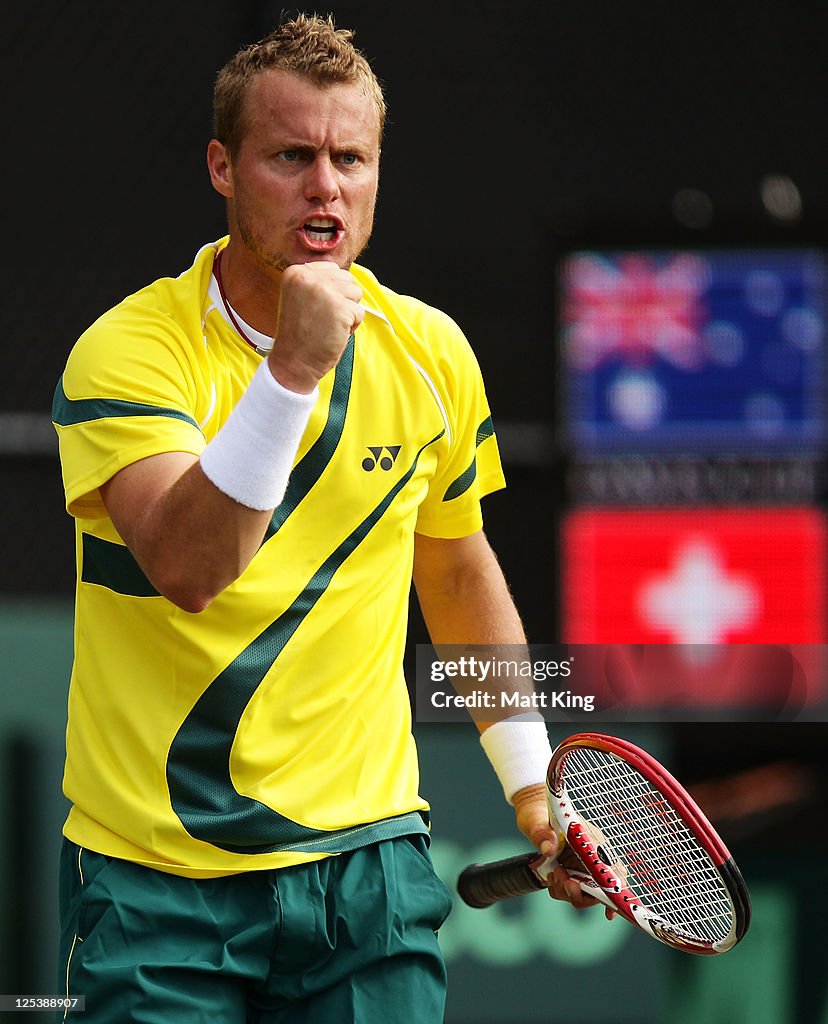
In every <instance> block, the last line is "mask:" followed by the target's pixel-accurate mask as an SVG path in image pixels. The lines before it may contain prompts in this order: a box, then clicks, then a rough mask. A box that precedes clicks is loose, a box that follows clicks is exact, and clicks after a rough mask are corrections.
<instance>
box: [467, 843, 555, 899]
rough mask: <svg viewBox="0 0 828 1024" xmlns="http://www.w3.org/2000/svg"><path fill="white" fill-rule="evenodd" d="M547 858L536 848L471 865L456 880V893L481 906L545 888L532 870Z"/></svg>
mask: <svg viewBox="0 0 828 1024" xmlns="http://www.w3.org/2000/svg"><path fill="white" fill-rule="evenodd" d="M544 859H545V858H544V857H543V856H542V855H540V854H539V853H537V851H536V852H534V853H522V854H520V855H519V856H517V857H507V858H506V860H496V861H492V862H491V863H490V864H469V866H468V867H467V868H464V869H463V871H462V872H461V873H460V877H459V878H458V879H457V892H458V893H459V895H460V898H461V899H462V900H463V902H464V903H466V904H468V906H470V907H475V908H477V909H482V908H484V907H490V906H491V905H492V904H493V903H498V902H499V901H500V900H508V899H511V898H512V897H513V896H523V895H525V894H526V893H530V892H537V891H538V890H539V889H545V888H546V886H545V885H544V883H543V882H542V881H541V880H540V878H539V877H538V876H537V875H536V874H535V872H534V871H533V870H532V866H533V865H535V864H541V863H543V861H544Z"/></svg>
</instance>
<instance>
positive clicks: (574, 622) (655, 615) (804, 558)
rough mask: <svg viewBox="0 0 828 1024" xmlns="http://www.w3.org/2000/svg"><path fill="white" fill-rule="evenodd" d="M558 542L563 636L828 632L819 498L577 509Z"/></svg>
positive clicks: (703, 639) (616, 638)
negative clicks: (808, 504)
mask: <svg viewBox="0 0 828 1024" xmlns="http://www.w3.org/2000/svg"><path fill="white" fill-rule="evenodd" d="M562 554H563V579H562V616H563V639H564V641H565V642H567V643H573V644H626V643H644V644H672V643H680V644H731V643H740V644H822V643H824V642H825V639H826V628H825V615H826V594H825V590H826V586H825V571H826V569H825V559H826V521H825V517H824V515H823V514H822V513H821V512H819V511H817V510H816V509H810V508H796V509H784V508H783V509H768V508H763V509H692V510H687V509H682V510H672V509H668V510H621V511H618V510H608V509H590V510H582V511H576V512H574V513H572V514H571V515H570V516H569V517H568V518H567V520H566V521H565V523H564V526H563V545H562Z"/></svg>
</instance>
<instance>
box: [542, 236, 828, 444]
mask: <svg viewBox="0 0 828 1024" xmlns="http://www.w3.org/2000/svg"><path fill="white" fill-rule="evenodd" d="M826 282H828V262H827V261H826V257H825V254H824V253H822V252H821V251H820V250H817V249H789V250H767V249H738V250H736V249H720V250H712V249H711V250H705V251H701V250H679V249H669V250H654V249H653V250H645V249H638V250H631V249H626V250H603V249H602V250H597V249H595V250H583V251H578V252H573V253H570V254H569V255H568V256H567V257H566V258H565V259H564V260H563V261H562V263H561V266H560V275H559V281H558V288H559V334H560V343H561V359H562V367H561V368H562V375H561V379H562V387H563V395H562V399H563V406H564V434H565V437H566V439H567V441H568V448H569V450H570V452H571V454H573V455H574V456H575V457H579V456H580V457H585V458H589V457H595V456H602V455H608V454H612V453H617V454H624V453H628V452H635V453H639V454H641V453H647V452H650V453H670V454H675V453H682V452H692V453H696V454H698V453H704V452H717V453H722V452H728V453H734V454H744V453H749V452H753V451H755V450H757V449H759V450H761V451H763V452H767V453H769V454H771V455H773V454H785V453H787V452H791V451H796V452H802V451H813V450H815V449H818V448H819V447H820V445H821V444H822V443H823V442H824V441H825V438H826V424H825V405H826V402H825V351H824V350H825V319H826Z"/></svg>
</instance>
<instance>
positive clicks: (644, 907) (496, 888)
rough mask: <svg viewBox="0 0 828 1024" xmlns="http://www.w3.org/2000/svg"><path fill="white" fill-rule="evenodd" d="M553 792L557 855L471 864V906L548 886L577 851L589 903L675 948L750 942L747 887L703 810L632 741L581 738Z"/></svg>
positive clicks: (576, 869)
mask: <svg viewBox="0 0 828 1024" xmlns="http://www.w3.org/2000/svg"><path fill="white" fill-rule="evenodd" d="M546 785H547V802H548V805H549V818H550V822H551V823H552V825H553V827H555V829H556V831H557V832H558V835H559V849H558V853H557V856H556V857H555V858H549V857H544V856H543V854H540V853H537V852H534V853H527V854H524V855H522V856H519V857H511V858H509V859H508V860H503V861H495V862H494V863H491V864H472V865H470V866H469V867H467V868H466V869H465V870H464V871H463V872H462V874H461V875H460V878H459V879H458V882H457V890H458V892H459V893H460V896H461V897H462V899H463V900H464V901H465V902H466V903H468V904H469V906H472V907H488V906H491V904H493V903H496V902H497V901H498V900H503V899H508V898H510V897H512V896H519V895H522V894H524V893H528V892H536V891H538V890H540V889H545V888H547V885H548V881H547V879H548V878H549V876H550V875H551V873H552V872H553V871H554V869H555V867H556V866H557V864H558V862H559V859H560V858H561V856H562V854H563V852H564V851H566V852H567V854H568V853H569V851H571V853H572V854H574V855H575V856H574V857H572V856H567V858H566V869H567V871H568V872H569V874H570V876H571V877H572V878H575V879H576V880H577V881H578V883H579V884H580V886H581V888H582V890H583V891H584V892H585V893H586V894H587V895H589V896H593V897H595V899H597V900H600V901H601V902H602V903H604V904H605V905H606V906H607V907H609V908H610V909H611V910H613V911H615V912H617V913H618V914H620V915H621V916H622V917H624V918H626V919H627V920H628V921H629V922H630V923H631V924H634V925H636V926H637V927H638V928H640V929H641V930H642V931H644V932H646V933H647V934H648V935H650V936H651V937H652V938H654V939H658V940H659V941H660V942H664V943H666V944H667V945H668V946H673V947H674V948H676V949H680V950H683V951H685V952H688V953H698V954H702V955H705V954H713V953H724V952H726V951H727V950H728V949H731V948H732V947H733V946H735V945H736V943H737V942H739V940H740V939H741V938H742V937H743V936H744V934H745V932H746V931H747V929H748V925H749V924H750V897H749V895H748V891H747V887H746V886H745V882H744V879H743V878H742V875H741V873H740V872H739V869H738V868H737V866H736V864H735V862H734V860H733V858H732V857H731V855H730V853H729V851H728V849H727V847H726V846H725V845H724V843H723V842H722V840H721V839H720V838H719V836H718V834H717V833H716V830H715V829H714V828H713V826H712V825H711V824H710V822H709V821H708V820H707V818H706V817H705V816H704V814H703V813H702V811H701V810H700V808H699V807H698V805H697V804H696V803H695V801H694V800H693V799H692V797H690V795H689V794H688V793H687V791H686V790H685V789H684V788H683V786H681V784H680V783H678V782H677V781H676V780H675V779H674V778H673V776H672V775H670V773H669V772H668V771H667V770H666V769H665V768H663V767H662V766H661V765H660V764H659V762H658V761H656V760H655V758H653V757H651V756H650V755H649V754H647V753H646V752H645V751H643V750H641V749H640V748H639V747H636V746H635V745H634V744H632V743H629V742H628V741H626V740H622V739H617V738H615V737H612V736H603V735H601V734H599V733H578V734H577V735H575V736H570V737H569V739H567V740H564V742H563V743H561V744H560V745H559V746H558V747H557V749H556V750H555V752H554V754H553V755H552V760H551V762H550V764H549V771H548V774H547V780H546ZM564 844H566V845H564ZM573 865H575V866H573Z"/></svg>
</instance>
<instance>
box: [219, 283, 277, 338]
mask: <svg viewBox="0 0 828 1024" xmlns="http://www.w3.org/2000/svg"><path fill="white" fill-rule="evenodd" d="M207 294H208V295H209V296H210V299H211V300H212V303H213V308H215V309H216V310H217V311H218V313H219V315H220V316H221V318H222V320H224V322H225V323H226V324H228V325H229V326H230V327H232V328H233V331H234V332H235V331H236V327H235V324H234V323H233V321H232V320H231V319H230V316H229V315H228V313H227V310H226V309H225V308H224V301H223V300H222V297H221V292H220V291H219V286H218V281H217V280H216V275H215V274H211V275H210V285H209V287H208V288H207ZM228 305H229V303H228ZM230 308H231V309H232V310H233V316H234V317H235V318H236V320H238V322H239V324H240V325H241V327H242V328H243V329H244V330H245V331H246V332H247V336H248V337H249V338H250V340H251V341H252V342H253V343H254V345H255V346H256V351H257V352H258V353H260V355H267V353H268V352H269V351H270V350H271V349H272V348H273V338H271V337H269V336H268V335H267V334H262V332H261V331H257V330H256V328H255V327H251V326H250V324H249V323H247V321H246V320H245V319H244V318H243V317H241V316H239V314H238V312H237V311H236V310H235V309H234V308H233V307H232V306H230ZM208 312H209V310H208Z"/></svg>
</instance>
